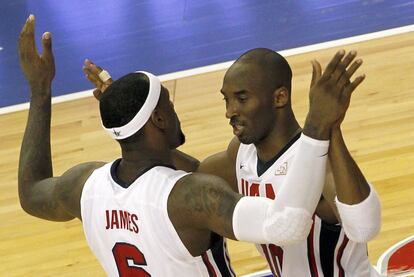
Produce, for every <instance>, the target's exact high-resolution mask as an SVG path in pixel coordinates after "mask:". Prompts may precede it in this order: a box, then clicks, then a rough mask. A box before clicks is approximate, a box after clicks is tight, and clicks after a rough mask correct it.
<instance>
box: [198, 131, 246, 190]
mask: <svg viewBox="0 0 414 277" xmlns="http://www.w3.org/2000/svg"><path fill="white" fill-rule="evenodd" d="M239 146H240V142H239V140H238V139H237V137H234V138H233V139H232V140H231V142H230V144H229V146H228V147H227V150H226V151H223V152H219V153H217V154H214V155H211V156H209V157H207V158H206V159H205V160H203V161H202V162H201V163H200V166H199V167H198V169H197V172H201V173H206V174H212V175H216V176H219V177H221V178H223V179H224V180H226V183H225V184H226V185H229V186H230V188H231V189H232V190H233V191H234V192H238V187H237V178H236V157H237V151H238V150H239Z"/></svg>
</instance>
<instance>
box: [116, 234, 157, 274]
mask: <svg viewBox="0 0 414 277" xmlns="http://www.w3.org/2000/svg"><path fill="white" fill-rule="evenodd" d="M112 253H113V254H114V258H115V262H116V266H117V267H118V272H119V276H120V277H126V276H128V277H148V276H151V274H149V273H148V272H147V271H145V269H143V268H141V267H138V266H140V265H147V261H146V260H145V257H144V254H142V252H141V251H139V249H138V248H137V247H136V246H134V245H132V244H129V243H125V242H118V243H116V244H115V245H114V247H113V248H112ZM130 263H132V264H131V265H130Z"/></svg>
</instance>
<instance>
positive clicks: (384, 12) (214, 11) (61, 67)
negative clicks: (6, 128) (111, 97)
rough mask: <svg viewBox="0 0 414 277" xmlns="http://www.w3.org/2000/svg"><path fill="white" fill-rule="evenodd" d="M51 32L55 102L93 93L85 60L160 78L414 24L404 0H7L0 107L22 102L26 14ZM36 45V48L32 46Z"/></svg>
mask: <svg viewBox="0 0 414 277" xmlns="http://www.w3.org/2000/svg"><path fill="white" fill-rule="evenodd" d="M30 13H33V14H35V15H36V19H37V20H36V21H37V34H36V37H37V39H38V42H39V38H40V36H41V34H42V33H43V32H45V31H50V32H52V37H53V43H54V45H53V46H54V52H55V57H56V66H57V75H56V78H55V82H54V88H53V92H54V96H57V95H63V94H67V93H72V92H77V91H82V90H86V89H90V88H91V85H90V84H89V83H88V82H87V81H86V80H85V79H84V76H83V73H82V71H81V68H82V63H83V60H84V59H85V58H90V59H92V60H93V61H94V62H96V63H97V64H100V65H102V66H103V67H105V68H108V69H109V70H110V71H111V73H112V75H113V76H114V77H115V78H116V77H119V76H121V75H123V74H125V73H127V72H130V71H134V70H137V69H141V70H147V71H151V72H153V73H155V74H166V73H171V72H176V71H181V70H185V69H191V68H195V67H200V66H205V65H210V64H215V63H221V62H225V61H230V60H234V59H236V58H237V57H238V56H239V55H240V54H242V53H243V52H245V51H246V50H248V49H251V48H255V47H268V48H272V49H275V50H283V49H289V48H295V47H299V46H304V45H310V44H315V43H319V42H324V41H330V40H335V39H339V38H345V37H350V36H355V35H360V34H365V33H371V32H376V31H380V30H385V29H390V28H395V27H400V26H405V25H411V24H414V1H410V0H393V1H385V0H364V1H356V0H342V1H338V0H336V1H315V0H313V1H312V0H298V1H280V0H261V1H251V0H227V1H217V0H210V1H208V0H100V1H93V0H61V1H55V0H43V1H40V0H13V1H2V3H1V9H0V22H1V24H0V49H1V50H0V107H5V106H10V105H14V104H18V103H23V102H27V101H28V100H29V96H28V87H27V85H26V83H25V81H24V79H23V75H22V74H21V72H20V69H19V65H18V56H17V40H18V35H19V32H20V29H21V27H22V25H23V23H24V22H25V20H26V18H27V16H28V15H29V14H30ZM38 45H39V43H38Z"/></svg>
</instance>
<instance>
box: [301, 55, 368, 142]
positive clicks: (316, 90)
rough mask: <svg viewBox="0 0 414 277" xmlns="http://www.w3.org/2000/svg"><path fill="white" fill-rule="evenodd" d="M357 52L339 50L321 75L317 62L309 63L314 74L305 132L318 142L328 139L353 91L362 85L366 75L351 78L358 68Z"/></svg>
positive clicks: (343, 112) (359, 63) (341, 116)
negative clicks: (318, 140)
mask: <svg viewBox="0 0 414 277" xmlns="http://www.w3.org/2000/svg"><path fill="white" fill-rule="evenodd" d="M356 54H357V53H356V52H355V51H351V52H349V53H348V54H347V55H346V56H345V51H344V50H340V51H338V52H337V53H336V54H335V56H334V57H333V58H332V60H331V61H330V62H329V64H328V66H327V67H326V70H325V71H324V72H323V73H322V68H321V65H320V64H319V62H318V61H316V60H314V61H312V67H313V74H312V82H311V88H310V93H309V100H310V101H309V102H310V108H309V113H308V116H307V118H306V123H305V127H304V132H305V133H306V132H308V133H309V132H310V135H311V136H312V135H313V136H316V138H320V139H328V138H329V132H330V129H331V128H332V127H333V126H335V125H338V124H340V123H341V122H342V120H343V118H344V117H345V113H346V111H347V109H348V107H349V103H350V100H351V95H352V92H353V91H354V90H355V89H356V88H357V87H358V86H359V85H360V84H361V83H362V81H363V80H364V78H365V75H360V76H358V77H356V78H355V79H354V80H353V81H352V82H351V80H350V79H351V77H352V75H353V74H354V73H355V71H356V70H357V69H358V68H359V67H360V66H361V64H362V60H361V59H357V60H355V61H354V59H355V57H356Z"/></svg>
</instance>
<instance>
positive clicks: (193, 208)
mask: <svg viewBox="0 0 414 277" xmlns="http://www.w3.org/2000/svg"><path fill="white" fill-rule="evenodd" d="M195 175H196V176H194V177H195V178H190V179H193V180H194V181H193V182H191V183H187V184H186V187H185V189H184V190H183V201H184V203H185V205H187V209H189V211H190V212H192V214H191V217H192V218H194V220H195V222H196V223H197V224H198V225H199V226H200V227H206V228H208V229H210V230H211V231H214V232H216V233H219V234H221V235H224V236H226V237H230V238H232V237H234V234H233V227H232V219H233V211H234V207H235V206H236V204H237V202H238V201H239V199H240V198H241V195H239V194H236V193H234V192H233V191H231V189H230V188H229V187H228V186H226V185H223V184H221V183H223V182H224V180H222V179H220V178H218V177H215V176H211V175H204V174H195Z"/></svg>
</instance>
